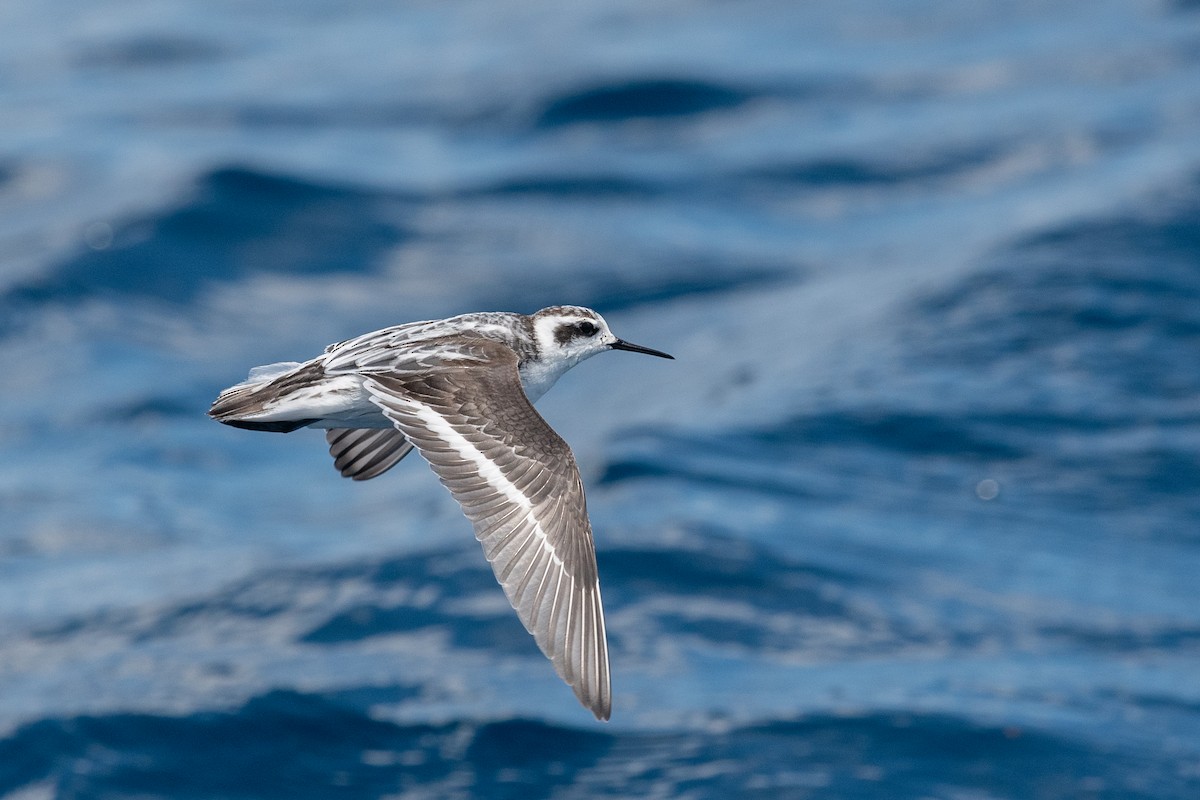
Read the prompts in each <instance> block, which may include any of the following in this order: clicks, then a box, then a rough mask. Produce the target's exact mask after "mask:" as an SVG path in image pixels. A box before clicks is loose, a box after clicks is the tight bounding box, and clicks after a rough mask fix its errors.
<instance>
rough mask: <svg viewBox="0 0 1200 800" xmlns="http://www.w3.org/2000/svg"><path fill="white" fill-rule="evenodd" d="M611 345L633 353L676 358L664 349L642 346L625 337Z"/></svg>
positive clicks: (615, 348)
mask: <svg viewBox="0 0 1200 800" xmlns="http://www.w3.org/2000/svg"><path fill="white" fill-rule="evenodd" d="M609 346H610V347H611V348H612V349H613V350H628V351H629V352H631V353H645V354H646V355H648V356H658V357H659V358H669V359H671V360H672V361H674V360H675V356H671V355H667V354H666V353H664V352H663V351H662V350H651V349H650V348H649V347H642V346H641V345H640V344H630V343H629V342H627V341H625V340H623V339H617V340H616V341H615V342H613V343H612V344H611V345H609Z"/></svg>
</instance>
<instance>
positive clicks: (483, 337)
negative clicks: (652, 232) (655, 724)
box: [208, 306, 671, 719]
mask: <svg viewBox="0 0 1200 800" xmlns="http://www.w3.org/2000/svg"><path fill="white" fill-rule="evenodd" d="M605 350H630V351H632V352H635V353H646V354H649V355H652V356H659V357H662V358H671V356H669V355H667V354H666V353H662V352H659V351H658V350H651V349H650V348H648V347H641V346H638V345H634V344H630V343H628V342H625V341H622V340H621V339H618V338H617V337H616V336H614V335H613V334H612V332H611V331H609V329H608V324H607V323H606V322H605V321H604V318H603V317H601V316H600V315H599V314H597V313H596V312H595V311H592V310H591V309H588V308H581V307H578V306H554V307H551V308H543V309H542V310H541V311H538V312H537V313H536V314H533V315H531V316H526V315H524V314H510V313H501V312H495V313H479V314H463V315H462V316H458V317H450V318H449V319H443V320H433V321H429V322H412V323H408V324H406V325H397V326H395V327H391V328H384V329H383V330H379V331H375V332H374V333H367V334H364V335H362V336H358V337H356V338H354V339H348V340H346V341H344V342H340V343H338V344H334V345H330V346H329V347H327V348H326V349H325V352H324V353H323V354H322V355H320V356H318V357H317V358H314V359H312V360H311V361H306V362H304V363H299V362H285V363H281V364H270V365H268V366H264V367H256V368H255V369H253V370H251V372H250V377H249V378H247V379H246V380H245V381H244V382H242V383H239V384H237V385H236V386H232V387H230V388H228V389H226V390H225V391H224V392H222V393H221V395H220V397H218V398H217V400H216V402H215V403H213V406H212V409H211V410H210V411H209V412H208V413H209V415H210V416H211V417H213V418H214V419H217V420H219V421H221V422H224V423H225V424H227V425H233V426H235V427H238V428H248V429H250V430H260V431H277V432H281V433H287V432H290V431H294V430H296V429H298V428H305V427H309V428H325V429H326V433H325V438H326V440H327V441H328V444H329V452H330V454H331V455H333V458H334V466H336V467H337V469H338V470H339V471H340V472H341V473H342V475H344V476H346V477H348V478H353V479H355V480H367V479H369V478H374V477H376V476H378V475H381V474H382V473H384V472H386V471H387V470H388V469H390V468H391V467H393V466H394V465H395V464H396V463H397V462H398V461H400V459H402V458H404V456H406V455H408V453H409V451H411V450H412V449H413V448H414V447H415V448H416V449H417V451H418V452H419V453H420V454H421V455H422V456H423V457H424V458H425V460H426V461H428V462H429V465H430V466H431V467H433V471H434V472H436V473H437V475H438V478H440V479H441V482H442V483H443V484H444V485H445V486H446V488H447V489H449V490H450V493H451V494H452V495H453V496H454V499H455V500H457V501H458V503H459V505H461V506H462V510H463V513H464V514H466V516H467V518H468V519H470V520H471V523H472V524H473V525H474V527H475V536H476V538H477V539H479V541H480V542H481V543H482V544H483V549H484V553H485V555H486V556H487V559H488V561H489V562H491V565H492V569H493V570H494V571H495V573H496V578H497V579H498V580H499V581H500V585H501V586H503V587H504V592H505V594H506V595H508V599H509V601H510V602H511V603H512V605H513V608H515V609H516V611H517V615H518V616H519V617H520V618H521V622H522V623H524V625H525V628H526V629H527V630H528V631H529V632H530V633H532V634H533V636H534V639H535V640H536V641H537V644H538V647H540V648H541V650H542V652H543V653H545V654H546V657H547V658H549V659H550V660H551V661H552V662H553V663H554V668H555V670H556V671H557V672H558V674H559V676H560V677H561V678H562V679H563V680H564V681H566V682H567V684H568V685H570V686H571V688H572V689H573V690H574V691H575V696H576V697H578V698H579V701H580V702H581V703H583V705H584V706H586V707H587V708H589V709H591V711H592V713H594V714H595V715H596V717H597V718H598V719H608V718H609V715H610V713H611V711H612V689H611V686H610V681H609V671H608V641H607V639H606V637H605V633H604V610H603V608H602V607H601V603H600V582H599V578H598V576H597V573H596V551H595V547H594V545H593V543H592V526H591V523H590V522H589V521H588V516H587V504H586V502H585V500H584V492H583V484H582V482H581V481H580V478H579V469H578V468H577V467H576V465H575V458H574V456H573V455H572V454H571V449H570V448H569V447H568V446H567V443H566V442H564V441H563V440H562V438H561V437H559V435H558V434H556V433H555V432H554V430H553V429H552V428H551V427H550V426H549V425H547V424H546V421H545V420H544V419H542V417H541V415H540V414H538V413H537V411H535V410H534V408H533V406H532V402H533V401H535V400H537V399H538V398H540V397H541V396H542V395H543V394H545V393H546V390H548V389H549V388H550V387H551V386H553V385H554V382H555V381H557V380H558V379H559V378H560V377H562V375H563V374H564V373H565V372H566V371H567V370H569V369H570V368H571V367H573V366H575V365H576V364H578V363H579V362H581V361H583V360H584V359H587V358H591V357H592V356H594V355H596V354H597V353H602V352H604V351H605Z"/></svg>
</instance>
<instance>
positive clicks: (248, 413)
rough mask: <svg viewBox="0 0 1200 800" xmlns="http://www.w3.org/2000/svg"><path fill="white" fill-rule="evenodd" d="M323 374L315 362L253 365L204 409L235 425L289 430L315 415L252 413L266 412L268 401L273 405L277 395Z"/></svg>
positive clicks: (278, 430)
mask: <svg viewBox="0 0 1200 800" xmlns="http://www.w3.org/2000/svg"><path fill="white" fill-rule="evenodd" d="M323 375H324V370H323V369H321V367H320V366H319V365H316V364H312V365H305V364H301V363H299V362H296V361H284V362H280V363H278V364H268V365H266V366H263V367H255V368H254V369H252V370H251V371H250V376H249V377H248V378H247V379H246V380H244V381H242V382H241V383H239V384H236V385H234V386H230V387H229V388H228V389H226V390H225V391H223V392H221V394H220V395H219V396H218V397H217V399H216V400H215V401H214V402H213V404H212V408H210V409H209V410H208V415H209V416H210V417H212V418H213V419H215V420H217V421H218V422H223V423H225V424H226V425H232V426H233V427H235V428H244V429H246V430H251V431H273V432H276V433H290V432H292V431H294V430H296V429H298V428H303V427H304V426H306V425H310V424H312V423H314V422H316V421H317V419H316V418H306V419H295V420H291V419H288V420H279V419H275V420H262V419H256V417H260V416H262V415H263V414H265V413H266V412H267V405H268V404H272V405H274V404H275V403H276V402H277V401H278V400H279V399H280V398H281V397H284V396H286V395H287V394H288V393H290V392H292V391H295V390H296V389H298V388H302V387H304V386H306V385H309V384H311V383H313V382H314V381H315V380H319V379H320V378H321V377H322V376H323Z"/></svg>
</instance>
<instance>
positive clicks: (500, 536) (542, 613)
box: [365, 335, 612, 719]
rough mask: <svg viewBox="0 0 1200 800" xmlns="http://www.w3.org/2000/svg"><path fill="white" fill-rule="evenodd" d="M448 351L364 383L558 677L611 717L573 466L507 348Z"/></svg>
mask: <svg viewBox="0 0 1200 800" xmlns="http://www.w3.org/2000/svg"><path fill="white" fill-rule="evenodd" d="M442 345H443V346H442V348H441V349H440V352H439V353H436V354H435V353H432V352H429V353H427V354H426V355H424V356H423V357H421V358H420V359H416V360H414V361H410V362H409V364H411V366H410V367H408V368H401V369H399V370H397V371H393V372H389V373H381V374H370V375H368V376H366V381H365V386H366V388H367V391H368V392H370V394H371V398H372V400H373V401H374V403H375V404H376V405H378V406H379V407H380V409H382V411H383V413H384V414H385V415H386V416H387V417H388V419H390V420H391V421H392V422H393V423H394V424H395V426H396V428H397V429H399V431H400V432H401V433H403V434H404V436H405V437H406V438H407V439H408V440H409V441H410V442H412V443H413V444H414V445H416V447H417V450H418V451H419V452H420V453H421V455H422V456H424V458H425V460H427V461H428V462H429V464H430V465H431V466H432V467H433V470H434V472H436V473H437V475H438V477H439V478H440V479H441V481H442V483H443V484H445V486H446V488H448V489H449V490H450V493H451V494H452V495H454V498H455V499H456V500H457V501H458V502H459V504H460V505H461V506H462V509H463V513H465V514H466V515H467V517H468V519H470V520H471V522H472V524H473V525H474V526H475V537H476V538H477V539H479V541H480V543H482V545H483V550H484V553H485V555H486V556H487V559H488V561H489V562H491V565H492V569H493V570H494V571H495V573H496V578H497V579H498V580H499V581H500V585H501V586H503V587H504V592H505V594H506V595H508V599H509V602H511V603H512V605H513V608H515V609H516V611H517V615H518V616H519V617H520V618H521V622H522V623H524V625H525V627H526V629H527V630H529V632H530V633H532V634H533V636H534V639H535V640H536V641H537V644H538V647H540V648H541V650H542V652H543V653H545V654H546V656H547V657H548V658H549V659H550V660H551V661H552V662H553V663H554V668H555V670H557V672H558V674H559V676H560V677H561V678H562V679H563V680H564V681H566V682H567V683H568V684H569V685H570V686H571V688H572V689H574V691H575V695H576V696H577V697H578V698H579V700H580V702H582V703H583V704H584V705H585V706H586V707H588V708H589V709H591V711H592V713H594V714H595V715H596V717H597V718H599V719H608V717H609V714H610V712H611V708H612V690H611V687H610V682H609V672H608V643H607V639H606V637H605V633H604V612H603V609H602V608H601V604H600V583H599V580H598V577H597V573H596V552H595V547H594V545H593V543H592V526H591V523H590V522H588V517H587V505H586V502H585V500H584V492H583V484H582V482H581V481H580V478H579V469H578V467H577V466H576V465H575V458H574V456H573V455H572V454H571V450H570V448H569V447H567V443H566V442H564V441H563V440H562V438H561V437H559V435H558V434H556V433H555V432H554V430H553V429H551V427H550V426H549V425H548V424H547V423H546V421H545V420H544V419H542V417H541V415H540V414H538V413H537V411H535V410H534V408H533V405H532V404H530V402H529V399H528V398H527V397H526V396H525V392H524V390H523V389H522V387H521V379H520V374H519V372H518V371H517V356H516V354H515V353H514V352H513V351H512V350H511V349H510V348H508V347H506V346H504V345H503V344H500V343H498V342H494V341H491V340H488V339H484V338H482V337H477V336H469V335H468V336H456V337H446V339H443V340H442Z"/></svg>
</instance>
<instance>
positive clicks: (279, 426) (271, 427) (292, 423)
mask: <svg viewBox="0 0 1200 800" xmlns="http://www.w3.org/2000/svg"><path fill="white" fill-rule="evenodd" d="M218 422H223V423H225V424H226V425H231V426H233V427H234V428H241V429H242V430H247V431H269V432H271V433H291V432H292V431H295V430H299V429H300V428H303V427H304V426H305V425H311V424H312V423H314V422H316V420H315V419H297V420H287V421H286V422H255V421H254V420H247V419H221V420H218Z"/></svg>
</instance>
